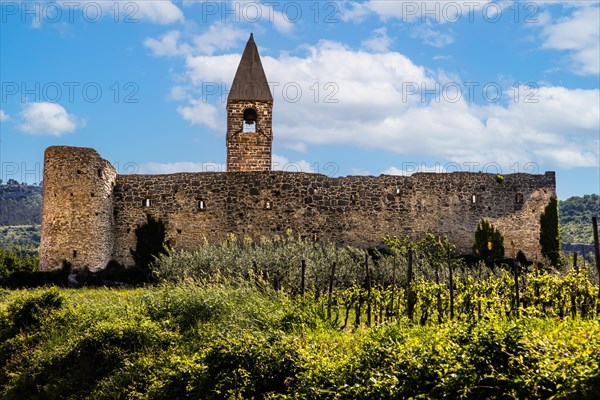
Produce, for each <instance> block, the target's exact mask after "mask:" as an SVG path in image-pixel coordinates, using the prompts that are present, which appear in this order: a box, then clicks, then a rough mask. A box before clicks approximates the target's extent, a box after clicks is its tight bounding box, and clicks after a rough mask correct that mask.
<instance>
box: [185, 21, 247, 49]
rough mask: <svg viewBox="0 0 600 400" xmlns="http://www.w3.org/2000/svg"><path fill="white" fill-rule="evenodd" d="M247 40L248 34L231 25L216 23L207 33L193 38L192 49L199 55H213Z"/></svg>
mask: <svg viewBox="0 0 600 400" xmlns="http://www.w3.org/2000/svg"><path fill="white" fill-rule="evenodd" d="M244 40H248V33H247V32H246V31H243V30H241V29H238V28H236V27H234V26H232V25H228V24H225V23H221V22H217V23H215V24H213V25H211V26H210V28H208V31H206V32H204V33H203V34H202V35H198V36H196V37H195V38H194V40H193V41H194V45H195V46H194V47H195V49H196V50H197V51H198V53H200V54H209V55H210V54H213V53H214V52H215V51H216V50H230V49H233V48H237V47H239V44H240V43H241V42H242V41H244Z"/></svg>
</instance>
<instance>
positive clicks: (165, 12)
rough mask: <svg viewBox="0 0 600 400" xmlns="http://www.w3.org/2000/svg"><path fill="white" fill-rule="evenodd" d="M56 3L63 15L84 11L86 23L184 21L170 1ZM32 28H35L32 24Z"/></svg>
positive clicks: (162, 23) (161, 23)
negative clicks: (79, 10)
mask: <svg viewBox="0 0 600 400" xmlns="http://www.w3.org/2000/svg"><path fill="white" fill-rule="evenodd" d="M58 3H59V4H62V5H63V6H64V7H63V9H62V11H61V12H62V14H63V15H65V14H68V13H69V10H72V9H74V8H81V9H82V10H85V11H84V12H85V20H86V21H88V22H89V21H95V20H96V18H106V19H112V20H113V21H117V22H123V23H135V22H149V23H153V24H159V25H167V24H173V23H175V22H183V21H184V16H183V12H182V11H181V9H180V8H179V7H177V6H176V5H175V3H174V2H173V1H170V0H160V1H152V0H113V1H98V0H79V1H59V2H58ZM39 10H41V12H44V10H45V8H44V7H43V6H42V7H39ZM41 20H44V18H41ZM34 27H37V26H35V24H34Z"/></svg>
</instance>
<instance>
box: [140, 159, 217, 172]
mask: <svg viewBox="0 0 600 400" xmlns="http://www.w3.org/2000/svg"><path fill="white" fill-rule="evenodd" d="M225 168H226V167H225V164H223V163H214V162H205V163H195V162H186V161H182V162H175V163H158V162H147V163H143V164H140V167H139V170H138V171H136V173H139V174H147V175H154V174H176V173H179V172H224V171H225Z"/></svg>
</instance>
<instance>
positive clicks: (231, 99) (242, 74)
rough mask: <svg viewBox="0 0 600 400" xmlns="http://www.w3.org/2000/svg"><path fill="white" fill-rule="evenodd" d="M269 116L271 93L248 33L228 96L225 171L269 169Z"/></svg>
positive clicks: (252, 37)
mask: <svg viewBox="0 0 600 400" xmlns="http://www.w3.org/2000/svg"><path fill="white" fill-rule="evenodd" d="M272 117H273V96H272V95H271V91H270V90H269V84H268V82H267V77H266V76H265V71H264V70H263V67H262V63H261V62H260V56H259V55H258V49H257V48H256V43H254V36H253V35H252V34H250V39H248V43H246V48H245V49H244V54H243V55H242V59H241V61H240V64H239V66H238V69H237V72H236V73H235V78H234V79H233V84H232V86H231V91H230V92H229V96H228V97H227V172H259V171H270V170H271V145H272V143H273V132H272V130H271V124H272V122H271V120H272Z"/></svg>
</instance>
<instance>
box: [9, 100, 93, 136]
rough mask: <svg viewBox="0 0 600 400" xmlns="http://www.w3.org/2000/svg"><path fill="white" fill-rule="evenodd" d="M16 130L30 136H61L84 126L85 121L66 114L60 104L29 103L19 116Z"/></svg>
mask: <svg viewBox="0 0 600 400" xmlns="http://www.w3.org/2000/svg"><path fill="white" fill-rule="evenodd" d="M20 119H21V122H20V123H19V125H17V129H19V130H20V131H21V132H24V133H27V134H30V135H51V136H62V135H64V134H66V133H71V132H73V131H75V130H76V129H78V128H82V127H84V126H85V125H86V121H85V120H83V119H80V118H78V117H76V116H74V115H72V114H69V113H67V110H65V109H64V108H63V107H62V106H61V105H60V104H56V103H48V102H42V103H29V104H26V105H25V106H24V107H23V110H22V111H21V114H20Z"/></svg>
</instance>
